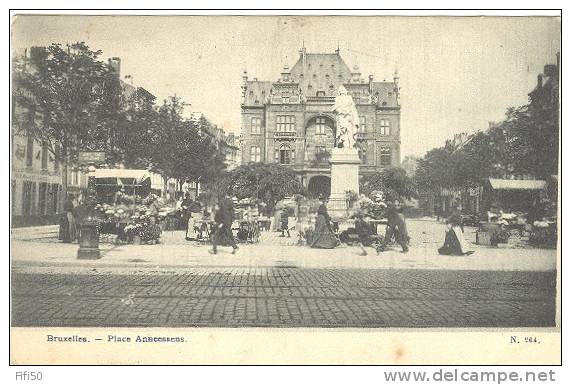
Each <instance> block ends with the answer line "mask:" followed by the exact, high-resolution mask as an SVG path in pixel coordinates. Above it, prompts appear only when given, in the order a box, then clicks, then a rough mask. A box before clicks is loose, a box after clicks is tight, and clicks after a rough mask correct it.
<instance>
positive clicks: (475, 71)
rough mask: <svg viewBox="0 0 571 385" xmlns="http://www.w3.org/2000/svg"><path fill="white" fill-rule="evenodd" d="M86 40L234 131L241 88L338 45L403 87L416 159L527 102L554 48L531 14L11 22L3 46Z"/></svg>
mask: <svg viewBox="0 0 571 385" xmlns="http://www.w3.org/2000/svg"><path fill="white" fill-rule="evenodd" d="M75 41H85V42H86V43H87V44H88V45H89V46H90V47H91V48H93V49H101V50H102V51H103V53H104V56H105V57H112V56H119V57H121V60H122V61H121V67H122V68H121V72H122V76H125V75H131V76H132V79H133V83H134V84H135V85H138V86H142V87H144V88H146V89H147V90H149V91H150V92H151V93H153V94H155V95H156V96H157V97H158V100H159V101H161V100H162V99H164V98H165V97H167V96H169V95H173V94H176V95H177V96H181V97H183V98H184V100H185V101H186V102H187V103H191V104H192V106H191V107H187V108H189V109H190V110H192V111H201V112H203V113H205V114H206V115H207V116H208V117H209V118H210V120H212V121H213V122H215V123H217V124H219V125H222V126H223V127H224V128H225V129H226V130H227V131H234V132H239V130H240V95H241V90H240V85H241V76H242V72H243V70H244V69H247V70H248V75H249V77H250V78H252V77H257V78H258V79H260V80H277V78H278V77H279V75H280V70H281V68H282V66H283V65H284V64H288V65H290V67H291V66H293V64H294V63H295V62H296V61H297V58H298V56H299V53H298V51H299V49H300V47H301V45H302V42H304V44H305V47H306V49H307V51H308V52H310V53H318V52H333V51H334V50H335V49H336V48H337V44H338V42H339V46H340V48H341V56H342V57H343V58H344V59H345V61H346V63H347V64H348V65H349V67H350V68H353V66H354V65H355V64H357V65H359V67H360V70H361V72H362V74H363V77H364V78H365V79H366V78H367V76H368V75H369V74H373V75H374V77H375V80H383V79H386V80H390V79H392V74H393V73H394V71H395V69H398V72H399V75H400V79H401V80H400V82H401V104H402V110H401V116H402V117H401V119H402V120H401V125H402V131H401V140H402V154H403V157H404V156H406V155H410V154H413V155H422V154H423V153H424V152H426V151H427V150H429V149H431V148H433V147H436V146H440V145H441V144H442V143H443V142H444V141H445V140H446V139H447V138H450V137H452V136H453V134H454V133H458V132H464V131H467V132H473V131H477V130H480V129H485V128H486V127H487V125H488V121H498V120H500V119H502V117H503V116H504V113H505V110H506V108H507V107H508V106H516V105H522V104H525V103H526V101H527V94H528V93H529V92H530V91H531V90H532V89H533V87H534V85H535V83H536V81H537V80H536V79H537V74H538V73H539V72H541V71H542V69H543V65H544V64H546V63H554V62H555V60H556V59H555V54H556V53H557V52H559V50H560V48H559V47H560V22H559V19H555V18H546V17H543V18H539V17H538V18H529V17H512V18H505V17H504V18H498V17H463V18H461V17H342V16H340V17H331V16H330V17H299V16H296V17H285V16H280V17H274V16H259V17H223V16H218V17H214V16H210V17H188V16H155V17H140V16H139V17H128V16H105V17H88V16H21V17H19V18H16V19H15V20H14V21H13V39H12V44H13V47H14V48H15V49H17V50H22V49H23V48H25V47H30V46H35V45H48V44H50V43H52V42H59V43H68V42H75Z"/></svg>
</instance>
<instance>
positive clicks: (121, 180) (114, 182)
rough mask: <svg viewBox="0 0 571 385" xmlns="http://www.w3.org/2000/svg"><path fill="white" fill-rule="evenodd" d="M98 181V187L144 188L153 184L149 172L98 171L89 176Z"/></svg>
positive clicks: (126, 170)
mask: <svg viewBox="0 0 571 385" xmlns="http://www.w3.org/2000/svg"><path fill="white" fill-rule="evenodd" d="M89 176H94V177H95V179H96V180H97V182H96V185H97V186H144V185H150V184H151V180H150V178H151V173H150V172H149V171H147V170H131V169H121V168H119V169H112V168H102V169H97V170H95V171H93V172H91V173H90V174H89Z"/></svg>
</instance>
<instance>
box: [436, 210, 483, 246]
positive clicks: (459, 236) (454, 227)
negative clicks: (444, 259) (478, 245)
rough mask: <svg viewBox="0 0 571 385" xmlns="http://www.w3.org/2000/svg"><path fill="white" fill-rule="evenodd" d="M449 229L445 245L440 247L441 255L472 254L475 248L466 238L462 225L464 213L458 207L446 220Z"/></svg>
mask: <svg viewBox="0 0 571 385" xmlns="http://www.w3.org/2000/svg"><path fill="white" fill-rule="evenodd" d="M446 223H447V227H448V230H447V231H446V236H445V237H444V245H443V246H442V247H441V248H439V249H438V253H439V254H441V255H470V254H473V253H474V250H473V249H472V248H471V247H470V245H469V244H468V242H466V240H465V239H464V229H463V227H464V226H462V213H461V211H460V209H456V210H455V211H454V213H453V214H452V215H451V216H450V217H449V218H448V220H447V221H446Z"/></svg>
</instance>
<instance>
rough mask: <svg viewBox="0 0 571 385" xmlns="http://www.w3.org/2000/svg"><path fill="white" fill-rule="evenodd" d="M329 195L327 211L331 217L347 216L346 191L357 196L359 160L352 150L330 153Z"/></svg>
mask: <svg viewBox="0 0 571 385" xmlns="http://www.w3.org/2000/svg"><path fill="white" fill-rule="evenodd" d="M329 162H330V163H331V195H330V196H329V203H328V205H327V210H328V211H329V214H330V215H331V216H332V217H345V216H347V210H348V207H347V200H346V191H353V192H355V193H357V194H359V165H360V164H361V160H360V159H359V154H358V152H357V150H356V149H354V148H334V149H333V150H332V151H331V158H330V160H329Z"/></svg>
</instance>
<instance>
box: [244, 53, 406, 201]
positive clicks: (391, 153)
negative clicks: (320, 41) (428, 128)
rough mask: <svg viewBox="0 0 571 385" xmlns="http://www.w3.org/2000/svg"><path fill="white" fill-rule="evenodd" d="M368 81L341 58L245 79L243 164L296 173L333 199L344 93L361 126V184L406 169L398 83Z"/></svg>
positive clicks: (308, 59)
mask: <svg viewBox="0 0 571 385" xmlns="http://www.w3.org/2000/svg"><path fill="white" fill-rule="evenodd" d="M398 80H399V79H398V75H397V74H396V72H395V75H394V78H393V81H392V82H386V81H383V82H376V81H374V80H373V75H369V76H368V78H367V79H364V78H363V77H362V76H361V73H360V72H359V69H358V67H356V66H355V67H354V68H353V70H351V69H350V68H349V67H348V66H347V64H345V62H344V61H343V59H342V58H341V55H340V53H339V50H336V51H335V53H331V54H329V53H320V54H311V53H307V52H306V50H305V48H302V49H301V50H300V55H299V59H298V61H297V62H296V63H295V65H294V66H293V67H292V68H291V69H289V67H287V66H285V67H284V68H283V70H282V73H281V76H280V77H279V79H278V80H277V81H260V80H258V79H256V78H254V79H252V80H250V79H248V75H247V73H246V72H244V75H243V78H242V105H241V106H242V113H241V114H242V121H241V131H242V132H241V136H242V141H241V153H242V164H247V163H255V162H263V163H279V164H282V165H285V166H288V167H291V168H292V169H293V170H294V171H295V172H296V174H297V175H298V177H299V178H300V180H301V181H302V183H303V184H304V186H305V187H306V188H307V189H308V191H309V193H310V195H313V196H319V195H324V196H329V193H330V185H331V181H330V171H331V167H330V165H329V156H330V154H331V150H332V149H333V148H334V146H335V137H336V136H337V127H336V123H335V113H334V112H333V105H334V102H335V95H336V93H337V89H338V88H339V86H341V85H343V86H345V88H346V89H347V90H348V91H349V93H350V94H351V96H352V97H353V100H354V102H355V105H356V107H357V111H358V113H359V119H360V125H359V132H358V133H357V136H356V139H357V142H358V149H359V157H360V159H361V166H360V170H359V172H360V176H362V175H365V174H368V173H374V172H377V171H379V170H381V169H383V168H385V167H389V166H399V165H400V104H399V83H398Z"/></svg>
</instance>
